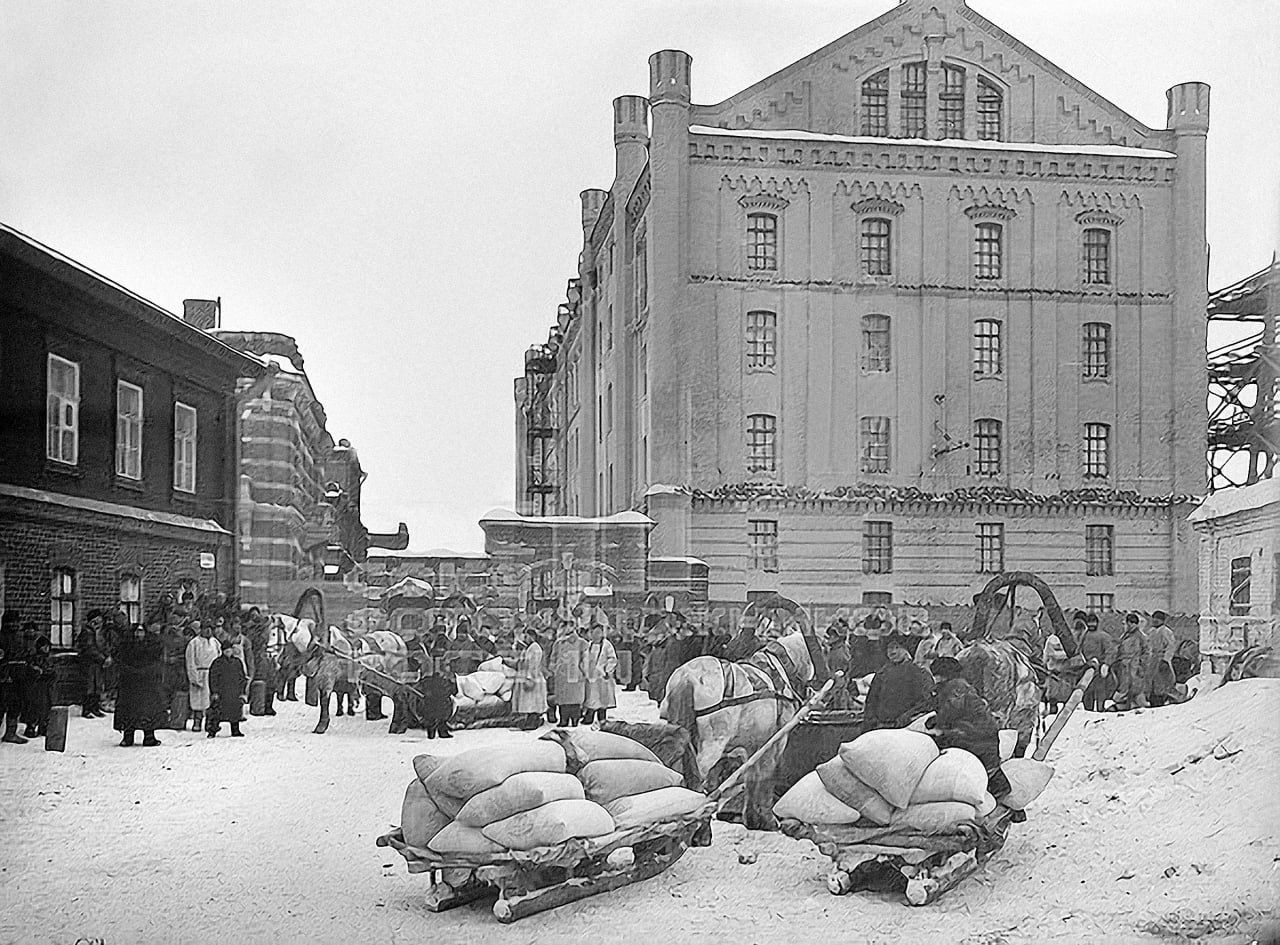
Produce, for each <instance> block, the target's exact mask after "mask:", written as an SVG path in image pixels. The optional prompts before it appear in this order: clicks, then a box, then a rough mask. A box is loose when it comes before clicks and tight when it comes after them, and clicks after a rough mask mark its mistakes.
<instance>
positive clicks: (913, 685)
mask: <svg viewBox="0 0 1280 945" xmlns="http://www.w3.org/2000/svg"><path fill="white" fill-rule="evenodd" d="M885 650H886V656H887V657H888V660H889V661H888V662H887V663H886V664H885V665H884V666H883V667H881V668H880V669H879V670H877V671H876V674H875V677H874V678H873V679H872V680H871V688H870V689H869V690H867V700H866V708H865V710H864V712H863V717H864V718H865V719H866V720H867V722H868V723H869V724H870V725H871V727H873V728H901V727H902V726H904V725H908V724H910V722H911V721H912V720H913V719H914V718H916V717H917V716H918V715H920V714H921V713H923V712H926V711H928V709H929V708H930V704H931V700H932V699H933V676H932V675H931V674H930V673H929V671H928V670H927V669H925V668H924V667H923V666H917V665H916V664H915V663H913V662H911V649H910V643H909V642H908V641H907V640H906V639H904V638H903V637H901V636H898V635H897V634H895V635H893V636H891V637H889V638H888V640H887V641H886V643H885Z"/></svg>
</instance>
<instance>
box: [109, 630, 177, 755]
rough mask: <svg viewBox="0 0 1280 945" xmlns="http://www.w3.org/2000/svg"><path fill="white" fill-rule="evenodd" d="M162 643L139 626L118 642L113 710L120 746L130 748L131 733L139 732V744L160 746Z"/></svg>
mask: <svg viewBox="0 0 1280 945" xmlns="http://www.w3.org/2000/svg"><path fill="white" fill-rule="evenodd" d="M163 649H164V647H163V644H162V643H161V642H160V638H159V635H158V634H156V633H151V632H148V630H147V628H146V627H144V626H143V625H142V624H137V625H136V626H135V627H134V628H133V632H132V634H130V635H129V636H128V637H126V638H125V639H124V640H123V641H121V645H120V650H119V653H120V656H119V659H118V660H117V661H116V663H117V667H118V671H119V674H120V688H119V692H118V698H117V699H116V708H115V729H116V731H117V732H119V733H120V735H121V738H120V747H121V748H132V747H133V734H134V732H136V731H137V730H139V729H141V730H142V736H143V737H142V744H143V746H144V747H147V748H151V747H153V746H155V745H159V744H160V742H159V741H158V740H157V739H156V729H157V728H159V727H160V726H161V725H162V724H163V723H164V719H165V704H164V663H163V661H162V653H163Z"/></svg>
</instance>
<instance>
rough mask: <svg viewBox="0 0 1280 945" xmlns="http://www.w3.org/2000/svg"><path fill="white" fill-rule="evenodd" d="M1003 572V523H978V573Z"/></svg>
mask: <svg viewBox="0 0 1280 945" xmlns="http://www.w3.org/2000/svg"><path fill="white" fill-rule="evenodd" d="M1003 572H1004V525H1003V524H1002V523H1000V522H979V523H978V573H980V574H1001V573H1003Z"/></svg>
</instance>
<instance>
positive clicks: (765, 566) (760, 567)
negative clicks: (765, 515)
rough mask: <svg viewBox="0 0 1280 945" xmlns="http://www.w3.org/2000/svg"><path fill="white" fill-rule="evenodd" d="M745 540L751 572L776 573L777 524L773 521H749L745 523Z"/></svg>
mask: <svg viewBox="0 0 1280 945" xmlns="http://www.w3.org/2000/svg"><path fill="white" fill-rule="evenodd" d="M747 538H748V541H749V544H750V547H751V568H752V570H754V571H777V570H778V523H777V522H775V521H774V520H773V519H751V520H750V521H748V522H747Z"/></svg>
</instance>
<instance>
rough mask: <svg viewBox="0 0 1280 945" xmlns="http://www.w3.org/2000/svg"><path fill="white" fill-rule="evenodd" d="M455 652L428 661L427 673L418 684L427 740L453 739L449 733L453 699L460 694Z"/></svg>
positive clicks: (448, 652)
mask: <svg viewBox="0 0 1280 945" xmlns="http://www.w3.org/2000/svg"><path fill="white" fill-rule="evenodd" d="M452 658H453V651H451V650H447V651H446V652H445V654H444V656H442V657H441V658H439V659H431V660H428V662H427V664H426V669H427V672H426V674H425V675H424V676H423V677H422V679H421V680H419V682H418V694H419V696H420V697H421V698H420V700H419V705H420V706H421V709H422V722H423V725H424V726H425V727H426V730H427V738H435V737H436V736H437V735H438V736H440V737H441V738H453V733H452V732H450V731H449V719H451V718H452V717H453V709H454V706H453V697H454V696H456V695H457V694H458V680H457V677H456V676H455V675H454V672H453V669H452V665H451V660H452Z"/></svg>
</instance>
